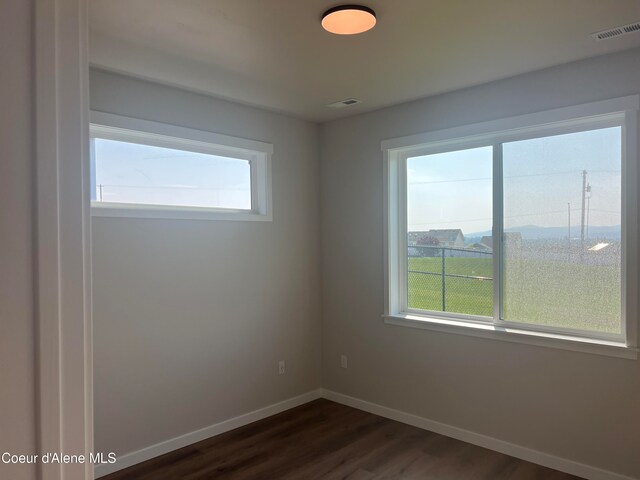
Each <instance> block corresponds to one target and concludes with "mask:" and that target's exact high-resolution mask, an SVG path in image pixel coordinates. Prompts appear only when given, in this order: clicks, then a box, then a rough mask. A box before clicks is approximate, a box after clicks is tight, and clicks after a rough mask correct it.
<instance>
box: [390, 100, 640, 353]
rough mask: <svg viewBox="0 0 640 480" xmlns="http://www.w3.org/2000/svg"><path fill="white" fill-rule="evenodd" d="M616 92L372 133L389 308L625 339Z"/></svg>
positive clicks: (627, 261) (628, 300) (630, 325)
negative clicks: (456, 122) (429, 127)
mask: <svg viewBox="0 0 640 480" xmlns="http://www.w3.org/2000/svg"><path fill="white" fill-rule="evenodd" d="M621 100H625V101H626V102H627V103H629V99H619V100H618V101H617V102H616V101H611V102H609V103H607V102H602V103H599V104H593V105H589V106H581V107H576V108H573V109H562V110H557V111H553V112H545V113H543V114H535V115H529V116H524V117H518V118H516V119H509V120H506V121H498V122H490V123H488V124H480V125H474V126H470V127H461V128H457V129H452V130H450V131H443V132H435V133H433V134H424V135H418V136H414V137H408V138H404V139H396V140H389V141H386V142H383V150H384V151H385V153H386V158H387V161H386V163H387V172H386V173H387V182H386V185H387V191H386V194H387V246H388V251H387V262H386V271H387V298H386V305H387V308H386V310H387V311H386V313H385V316H386V317H387V319H391V320H392V322H391V323H397V320H399V319H400V320H403V319H406V320H408V321H409V322H410V323H411V324H412V325H415V322H416V321H418V322H426V323H429V322H432V323H435V324H437V325H439V326H442V325H445V326H446V327H447V329H450V328H456V329H457V328H458V327H470V328H476V329H477V328H480V329H483V330H484V331H486V329H487V327H490V330H491V331H493V332H505V333H510V334H514V333H519V334H529V335H536V336H545V335H548V336H550V338H551V337H553V338H556V339H557V338H561V339H562V340H563V341H566V340H576V341H583V342H584V341H604V342H609V343H611V344H616V345H620V346H627V347H633V346H634V342H635V332H636V329H635V317H630V316H629V312H630V311H634V312H635V311H636V302H635V293H634V292H630V293H631V295H627V291H628V289H629V286H630V285H636V284H637V283H636V277H629V275H630V274H632V275H637V269H636V266H635V255H632V256H631V258H629V257H628V256H627V255H626V251H627V250H626V245H627V244H631V245H635V235H636V228H637V227H636V223H637V220H636V219H635V216H634V215H633V214H628V213H627V212H628V207H629V206H630V204H631V205H632V206H631V208H632V212H635V211H636V206H637V193H636V190H637V185H636V183H637V182H636V177H637V170H636V167H635V163H636V159H635V157H634V158H633V159H630V158H629V157H630V156H631V155H635V147H634V145H635V144H634V141H635V140H634V139H635V138H636V132H635V130H636V128H637V127H635V116H634V115H635V114H636V112H637V110H636V108H637V98H635V102H633V101H632V102H630V103H631V105H632V108H630V109H629V110H627V109H626V108H625V109H623V110H621V111H617V110H616V107H618V106H619V105H621V104H624V102H622V101H621ZM623 106H624V105H623ZM581 111H582V112H584V113H585V115H584V116H579V115H577V113H580V112H581ZM592 111H595V112H596V113H597V114H591V112H592ZM630 112H631V113H630ZM501 126H504V129H503V130H498V129H497V128H496V127H501ZM629 127H631V131H630V128H629ZM418 142H420V143H418ZM631 237H633V238H631ZM630 240H631V241H632V242H633V243H629V242H630ZM632 272H633V273H632ZM423 325H424V323H423ZM458 333H459V332H458Z"/></svg>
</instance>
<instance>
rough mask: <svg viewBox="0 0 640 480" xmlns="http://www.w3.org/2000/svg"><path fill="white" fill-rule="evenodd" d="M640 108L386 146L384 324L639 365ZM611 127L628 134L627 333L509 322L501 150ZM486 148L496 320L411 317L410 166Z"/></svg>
mask: <svg viewBox="0 0 640 480" xmlns="http://www.w3.org/2000/svg"><path fill="white" fill-rule="evenodd" d="M639 106H640V96H638V95H634V96H629V97H622V98H615V99H611V100H604V101H600V102H594V103H589V104H584V105H577V106H573V107H567V108H560V109H556V110H550V111H545V112H539V113H533V114H529V115H522V116H518V117H511V118H506V119H501V120H495V121H490V122H484V123H478V124H473V125H467V126H462V127H455V128H451V129H447V130H440V131H434V132H428V133H423V134H418V135H411V136H408V137H402V138H396V139H390V140H385V141H383V142H382V145H381V146H382V151H383V154H384V217H385V218H384V225H385V236H384V254H385V258H384V269H385V305H384V314H383V318H384V321H385V323H387V324H391V325H401V326H410V327H416V328H423V329H428V330H435V331H440V332H446V333H458V334H466V335H472V336H478V337H483V338H491V339H497V340H506V341H511V342H518V343H528V344H534V345H540V346H548V347H555V348H564V349H568V350H575V351H582V352H588V353H596V354H603V355H610V356H616V357H622V358H631V359H636V358H637V356H638V348H637V346H638V338H637V337H638V329H637V323H638V320H637V313H638V300H637V292H638V252H637V249H636V248H635V246H636V245H637V240H638V215H637V212H638V173H639V172H638V166H637V163H638V108H639ZM612 126H619V127H621V128H622V179H623V180H622V185H621V188H622V199H621V200H622V219H623V221H622V259H623V263H622V266H621V267H622V272H621V273H622V292H621V293H622V305H621V318H622V333H621V334H608V333H600V332H586V331H582V330H571V329H566V328H556V327H548V326H544V327H543V326H539V325H530V324H523V323H520V322H510V321H505V320H503V319H502V315H501V314H502V312H501V308H502V306H501V293H500V292H501V289H502V282H503V280H504V279H503V275H501V270H502V264H501V263H502V260H503V258H502V248H503V244H502V243H503V242H502V235H501V234H502V231H503V228H502V225H501V222H502V221H503V213H502V212H503V192H502V183H501V181H502V175H501V172H500V171H499V169H501V168H502V144H504V143H506V142H513V141H519V140H527V139H532V138H539V137H544V136H553V135H561V134H567V133H574V132H580V131H587V130H593V129H599V128H606V127H612ZM486 146H493V152H494V153H493V169H494V175H493V178H494V185H493V218H494V225H493V239H494V240H493V241H494V245H493V247H494V248H493V251H494V252H495V253H496V255H495V256H494V261H493V278H494V299H493V305H494V314H493V316H492V317H482V316H473V315H465V314H456V313H451V312H431V311H429V312H426V311H423V310H415V309H410V308H409V307H408V305H407V303H408V301H407V291H406V288H407V287H406V286H407V235H406V232H407V178H406V172H407V169H406V165H407V159H408V158H409V157H416V156H423V155H431V154H436V153H444V152H450V151H456V150H463V149H469V148H477V147H486ZM628 246H631V248H628Z"/></svg>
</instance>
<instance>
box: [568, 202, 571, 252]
mask: <svg viewBox="0 0 640 480" xmlns="http://www.w3.org/2000/svg"><path fill="white" fill-rule="evenodd" d="M567 245H568V247H569V248H568V249H567V253H568V254H569V256H571V203H569V202H567Z"/></svg>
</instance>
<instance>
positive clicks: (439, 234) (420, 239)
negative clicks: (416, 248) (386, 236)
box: [408, 228, 464, 248]
mask: <svg viewBox="0 0 640 480" xmlns="http://www.w3.org/2000/svg"><path fill="white" fill-rule="evenodd" d="M408 240H409V244H410V245H434V246H435V245H437V246H440V247H455V248H464V234H463V233H462V230H460V229H459V228H456V229H445V230H429V231H427V232H409V237H408Z"/></svg>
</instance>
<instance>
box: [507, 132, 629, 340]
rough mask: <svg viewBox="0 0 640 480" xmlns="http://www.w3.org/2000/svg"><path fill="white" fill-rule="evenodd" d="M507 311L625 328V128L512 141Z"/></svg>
mask: <svg viewBox="0 0 640 480" xmlns="http://www.w3.org/2000/svg"><path fill="white" fill-rule="evenodd" d="M503 158H504V227H505V232H506V233H505V242H504V287H503V288H504V291H503V298H504V301H503V318H504V319H505V320H509V321H513V322H526V323H531V324H536V325H549V326H553V327H564V328H570V329H579V330H588V331H597V332H609V333H621V321H620V318H621V313H620V310H621V268H620V265H621V263H620V257H621V251H622V250H621V221H622V220H621V218H622V216H621V212H622V210H621V128H619V127H615V128H605V129H600V130H593V131H588V132H580V133H572V134H568V135H558V136H553V137H545V138H539V139H533V140H525V141H519V142H512V143H505V144H504V154H503Z"/></svg>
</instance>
